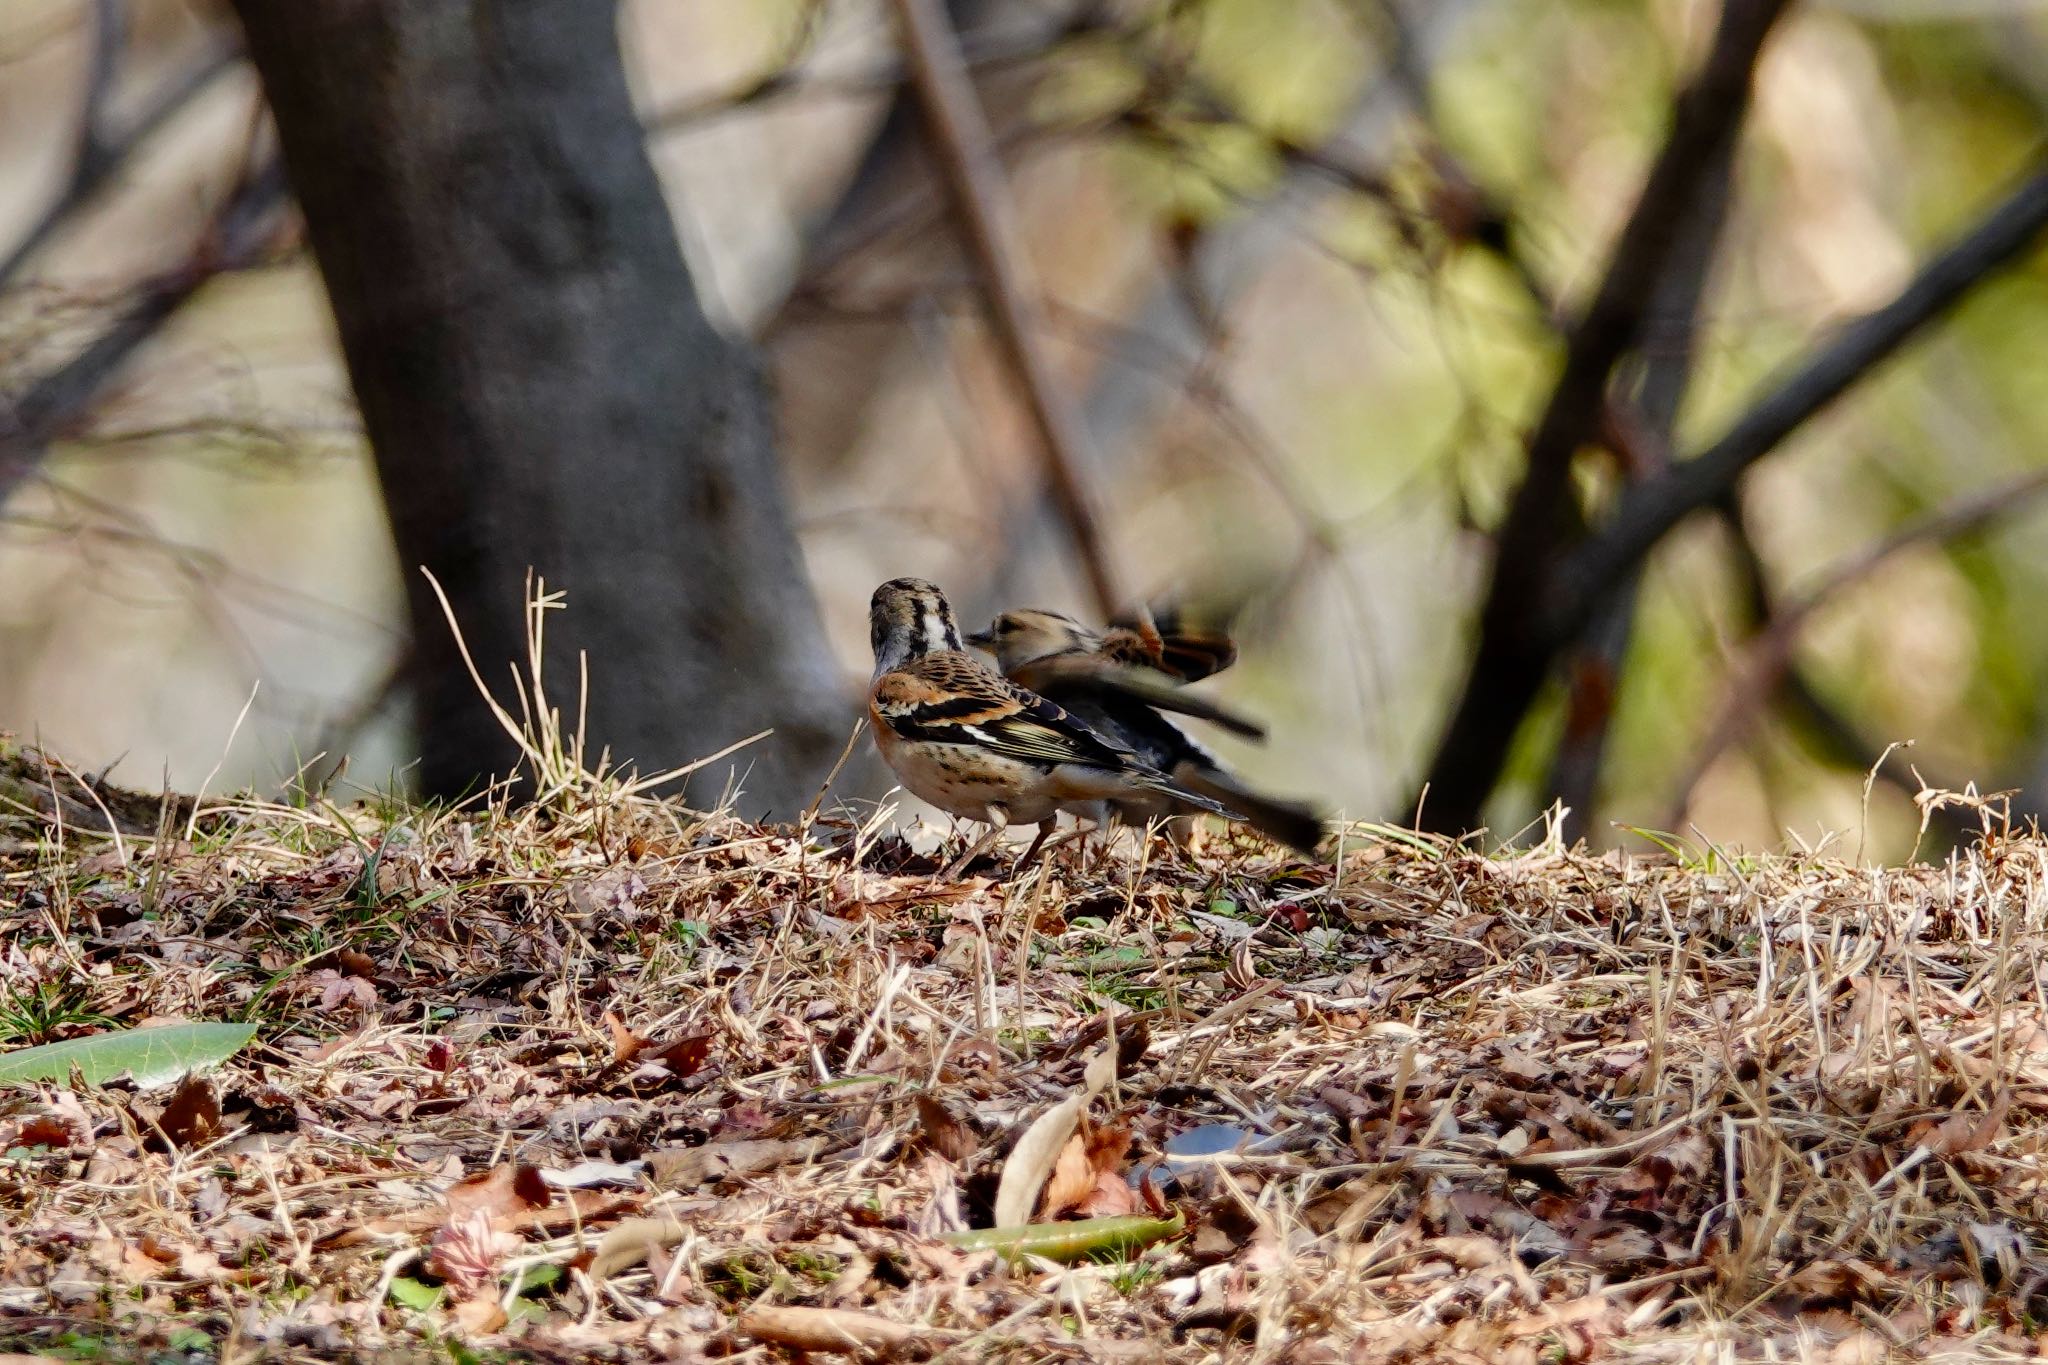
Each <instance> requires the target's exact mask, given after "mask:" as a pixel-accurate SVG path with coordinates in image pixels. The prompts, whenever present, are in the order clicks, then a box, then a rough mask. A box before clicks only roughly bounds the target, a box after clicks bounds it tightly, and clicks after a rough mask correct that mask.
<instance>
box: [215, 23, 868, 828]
mask: <svg viewBox="0 0 2048 1365" xmlns="http://www.w3.org/2000/svg"><path fill="white" fill-rule="evenodd" d="M235 7H236V9H237V10H238V11H239V12H240V14H241V17H242V22H243V26H244V28H245V30H246V32H247V34H248V41H249V50H250V53H251V55H252V56H253V58H254V60H255V62H256V66H257V69H258V71H259V72H260V74H261V76H262V78H263V84H264V88H265V90H266V92H267V93H268V95H269V98H270V103H271V107H272V109H273V111H274V113H275V116H276V120H277V126H278V131H279V135H280V138H281V140H282V143H283V147H284V153H285V159H286V162H287V164H288V167H289V169H290V173H291V178H292V183H293V187H294V189H295V190H296V191H297V193H298V195H299V199H300V202H301V204H302V205H303V207H304V210H305V215H306V222H307V231H308V234H309V236H310V238H311V241H312V246H313V250H314V253H315V255H316V256H317V258H318V260H319V264H320V270H321V273H322V274H323V276H324V277H325V279H326V284H327V291H328V296H329V298H330V300H331V302H332V306H333V309H334V315H335V319H336V321H337V323H338V324H339V327H340V332H341V343H342V350H343V352H344V355H345V357H346V359H347V362H348V369H349V375H350V378H351V380H352V382H353V384H354V387H355V391H356V397H357V399H358V401H359V402H360V404H361V407H362V413H363V422H364V425H365V427H366V429H367V431H368V433H369V437H370V441H371V444H372V445H373V447H374V448H375V453H376V464H377V471H378V475H379V478H380V479H381V481H382V484H383V488H384V496H385V502H386V505H387V506H388V508H389V511H390V516H391V524H392V531H393V534H394V536H395V538H396V540H397V544H398V551H399V555H400V557H401V560H402V564H403V567H404V570H405V580H406V591H407V598H408V602H409V605H410V608H411V614H412V622H413V629H414V637H415V649H414V656H415V661H416V662H415V666H414V675H413V678H412V680H411V681H412V682H413V683H414V696H415V699H416V706H417V725H418V733H419V753H420V767H419V770H418V775H417V783H418V786H419V787H420V788H421V789H423V790H424V791H426V792H428V793H431V794H435V795H444V796H445V795H452V794H455V793H457V792H460V791H463V790H466V789H472V788H474V787H475V785H476V784H477V782H478V781H479V779H481V778H482V777H483V776H484V775H485V774H487V773H493V772H496V773H504V772H507V771H509V770H510V769H511V767H512V765H513V762H514V757H513V752H512V750H511V748H510V747H509V745H508V744H507V743H506V741H505V738H504V736H503V735H502V734H501V733H500V732H499V731H498V730H497V728H496V725H495V723H494V722H493V720H492V719H491V717H490V715H489V713H488V712H487V710H486V708H485V707H484V705H483V703H482V701H481V699H480V698H478V697H477V696H476V694H475V689H474V687H473V686H472V685H471V683H470V682H469V680H468V679H467V677H466V675H465V673H464V671H463V668H462V666H461V662H460V659H459V656H458V654H457V653H456V650H455V646H454V641H453V638H452V636H451V635H450V632H449V630H448V627H447V625H446V624H445V623H444V621H443V619H442V614H441V612H440V609H439V607H438V605H437V604H436V602H435V599H434V597H433V594H432V591H431V589H430V588H429V586H428V584H427V582H426V580H425V577H424V576H423V575H422V574H421V573H420V572H419V567H420V566H422V565H424V566H426V567H427V568H429V569H431V570H432V571H433V573H434V575H435V576H436V577H437V578H438V579H439V580H440V582H441V584H442V585H443V587H445V588H446V590H447V592H448V595H449V599H450V601H451V602H452V603H453V605H454V608H455V611H456V614H457V617H458V619H459V621H460V624H461V627H462V631H463V634H464V637H465V638H466V639H467V641H468V643H469V647H470V650H471V652H472V654H473V655H474V656H475V658H476V661H477V664H478V666H479V668H480V669H482V671H483V674H484V677H485V679H486V681H488V682H489V683H490V684H491V685H492V686H493V687H494V688H498V689H500V690H501V692H502V690H503V688H504V686H505V684H506V683H507V682H508V681H509V674H508V671H507V662H508V661H510V660H523V659H524V657H525V646H524V637H523V614H522V588H523V583H524V580H525V577H526V574H527V571H528V569H529V567H530V568H532V569H533V570H535V571H537V572H538V573H540V574H541V575H543V576H544V577H545V578H546V580H547V583H548V585H549V587H550V588H560V589H564V590H566V593H567V599H568V610H567V611H566V612H561V613H555V614H553V615H552V616H551V618H550V620H549V623H548V628H547V629H548V640H549V645H550V648H549V652H548V668H549V672H550V675H551V677H552V679H553V686H552V688H551V691H552V693H553V694H554V696H555V698H556V699H557V701H558V702H559V703H560V704H561V705H562V707H563V709H564V711H565V713H566V717H567V723H568V724H570V725H573V724H574V707H575V705H576V689H577V679H578V670H577V663H576V659H577V652H578V651H579V650H581V651H584V652H585V653H587V655H588V659H589V676H590V696H589V710H588V721H589V725H588V730H589V740H590V744H591V746H592V753H593V754H594V753H595V751H596V749H597V747H598V746H604V747H606V748H608V749H609V751H610V754H611V757H612V760H613V761H614V762H615V763H621V764H632V765H634V766H637V767H638V768H639V769H640V770H641V771H642V772H649V771H653V770H655V769H657V768H662V767H667V766H671V765H674V764H678V763H682V762H686V761H688V760H690V759H693V758H697V757H701V756H703V755H704V754H707V753H710V752H712V751H713V750H716V749H718V748H721V747H723V746H724V745H727V744H730V743H732V742H733V741H735V740H738V739H741V738H743V737H745V736H747V735H749V734H752V733H754V732H755V731H757V730H761V729H764V728H767V727H770V726H772V727H774V729H775V734H774V735H773V736H772V737H771V738H770V739H769V740H767V741H765V742H763V743H762V744H759V745H756V746H753V747H751V748H749V749H746V750H743V751H741V752H740V753H739V754H738V755H736V756H735V757H734V758H733V759H732V760H731V762H730V766H728V765H723V764H722V765H718V766H717V767H716V768H714V769H709V770H706V772H705V773H703V774H701V775H700V776H698V777H697V778H694V779H693V781H692V786H691V788H690V790H691V792H692V793H693V794H695V795H697V796H698V797H699V798H701V799H705V800H708V799H710V798H714V797H715V796H716V795H717V794H718V792H719V790H720V788H721V787H722V786H723V783H724V781H725V779H726V777H727V775H728V774H729V773H731V772H734V771H737V772H739V773H740V774H741V775H742V776H743V784H744V798H743V800H742V808H743V809H745V810H747V811H749V812H751V813H761V812H765V811H769V810H773V811H775V812H777V813H779V814H782V815H784V816H787V815H789V814H791V813H792V812H793V811H795V810H796V809H797V808H798V807H799V806H801V805H802V804H803V803H805V802H807V801H808V800H809V799H810V797H811V795H812V794H813V792H814V791H815V788H816V784H817V783H818V782H819V781H820V780H822V778H823V777H824V774H825V771H826V768H827V766H828V765H829V763H830V761H831V759H832V757H833V756H834V755H835V754H836V753H837V751H838V749H839V746H840V744H841V743H842V742H843V740H844V738H845V735H846V734H847V732H848V729H849V727H850V726H851V724H852V719H853V708H852V705H851V701H850V699H849V698H845V697H843V696H841V694H840V688H839V686H838V684H837V682H836V680H835V676H834V673H833V670H832V667H831V661H830V658H829V655H828V653H827V650H826V645H825V641H824V636H823V634H822V631H821V629H820V624H819V620H818V614H817V607H816V604H815V601H814V599H813V598H812V596H811V593H810V588H809V585H808V582H807V580H806V578H805V576H804V571H803V565H802V559H801V556H800V554H799V552H798V549H797V546H796V541H795V536H794V533H793V531H792V528H791V525H790V520H789V516H788V512H787V508H786V506H785V503H784V498H783V493H782V489H781V485H780V482H779V477H778V471H777V468H776V463H775V457H774V449H773V438H772V433H771V420H770V416H769V410H768V399H767V395H766V392H765V389H764V386H763V384H762V382H761V379H760V375H759V373H758V371H757V369H756V366H755V364H754V362H753V358H752V356H751V355H750V354H749V353H748V352H746V351H745V350H744V349H743V348H742V347H741V346H739V345H738V344H736V343H735V342H733V341H731V340H729V339H727V338H725V337H724V336H722V335H720V334H719V333H718V332H717V331H716V330H715V329H714V328H713V327H712V326H711V324H710V323H709V322H708V321H707V320H706V318H705V316H704V312H703V309H702V308H701V306H700V305H699V303H698V300H697V296H696V292H695V289H694V287H693V286H692V283H691V280H690V276H689V272H688V268H687V267H686V266H685V264H684V262H683V258H682V254H681V251H680V249H679V246H678V244H677V240H676V235H675V229H674V225H673V224H672V223H671V222H670V220H669V216H668V209H667V206H666V204H665V203H664V201H663V198H662V194H661V188H660V185H659V184H658V182H657V181H656V178H655V175H654V170H653V167H652V166H651V165H650V163H649V161H648V159H647V154H646V150H645V147H644V145H643V142H642V138H641V132H640V127H639V124H638V122H637V121H636V118H635V113H634V109H633V106H632V102H631V98H630V96H629V94H628V91H627V86H626V79H625V73H624V70H623V68H622V66H621V62H620V55H619V49H618V39H617V29H616V13H615V7H614V5H612V4H607V3H603V2H602V0H497V3H491V4H485V3H482V0H290V3H277V0H236V6H235ZM515 709H516V708H515Z"/></svg>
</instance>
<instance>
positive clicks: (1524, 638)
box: [1418, 0, 1787, 831]
mask: <svg viewBox="0 0 2048 1365" xmlns="http://www.w3.org/2000/svg"><path fill="white" fill-rule="evenodd" d="M1786 3H1787V0H1727V3H1726V4H1725V5H1724V6H1723V8H1722V11H1721V20H1720V26H1719V28H1718V30H1717V31H1716V33H1715V37H1714V43H1713V48H1712V50H1711V51H1710V52H1709V54H1708V56H1707V60H1706V62H1705V64H1704V65H1703V66H1702V67H1701V68H1700V71H1699V74H1698V75H1697V76H1696V77H1695V78H1694V79H1693V81H1692V82H1691V83H1690V84H1689V85H1687V87H1686V88H1685V89H1684V90H1683V91H1682V92H1681V93H1680V94H1679V96H1678V98H1677V100H1676V101H1675V102H1674V104H1673V107H1672V121H1671V131H1670V133H1669V135H1668V136H1667V137H1666V139H1665V142H1664V147H1663V149H1662V151H1661V152H1660V153H1659V154H1658V157H1657V160H1656V162H1655V163H1654V164H1653V165H1652V166H1651V168H1650V173H1649V175H1648V177H1647V178H1646V179H1645V181H1644V183H1643V190H1642V194H1641V195H1640V196H1639V197H1638V199H1637V201H1636V206H1635V210H1634V212H1633V213H1632V214H1631V215H1630V217H1629V221H1628V223H1627V224H1626V225H1625V226H1624V227H1623V228H1622V231H1621V236H1620V238H1619V239H1618V240H1617V241H1616V243H1615V247H1614V254H1613V256H1612V258H1611V260H1610V262H1609V265H1608V269H1607V274H1606V276H1605V277H1604V278H1603V279H1602V281H1601V284H1600V288H1599V290H1598V292H1597V293H1596V294H1595V295H1594V297H1593V300H1592V302H1591V303H1590V304H1588V305H1587V307H1586V310H1585V312H1584V313H1583V314H1582V315H1581V316H1580V318H1579V320H1578V322H1577V323H1576V324H1575V325H1574V326H1573V327H1572V328H1571V331H1570V334H1569V336H1568V337H1567V339H1566V347H1565V359H1564V368H1563V371H1562V372H1561V373H1560V374H1559V376H1558V380H1557V384H1556V386H1555V387H1554V388H1553V389H1552V391H1551V396H1550V401H1549V404H1548V405H1547V406H1546V407H1545V409H1544V413H1543V417H1542V419H1541V420H1540V421H1539V422H1538V424H1537V427H1536V430H1535V432H1534V433H1533V434H1532V435H1531V436H1530V438H1529V448H1528V449H1529V455H1528V472H1527V474H1526V475H1525V477H1524V479H1523V482H1522V486H1521V488H1520V489H1519V490H1517V492H1516V495H1515V499H1514V502H1513V503H1512V505H1511V506H1510V507H1509V509H1508V514H1507V517H1506V519H1505V520H1504V521H1503V522H1502V524H1501V527H1500V530H1499V532H1498V534H1497V536H1496V547H1497V548H1496V553H1495V560H1494V570H1493V577H1492V581H1491V584H1490V586H1489V588H1488V591H1487V597H1486V601H1485V604H1484V606H1483V607H1482V609H1481V612H1480V620H1479V641H1478V646H1477V648H1476V649H1475V650H1474V652H1473V660H1472V665H1471V671H1470V673H1469V674H1468V677H1467V680H1466V684H1465V690H1464V694H1463V695H1462V696H1461V697H1460V699H1459V701H1458V705H1457V707H1456V709H1455V710H1454V711H1453V712H1452V715H1451V719H1450V722H1449V723H1448V725H1447V726H1446V727H1445V729H1444V734H1443V738H1442V740H1441V742H1440V744H1439V746H1438V748H1437V753H1436V757H1435V759H1434V761H1433V762H1432V763H1431V765H1430V772H1429V777H1428V791H1429V799H1428V802H1427V803H1426V804H1423V805H1421V820H1422V822H1423V823H1424V824H1425V825H1426V826H1428V827H1430V828H1432V829H1438V830H1446V831H1462V830H1465V829H1469V828H1471V827H1472V826H1474V825H1475V824H1477V823H1478V820H1479V810H1480V806H1481V804H1482V803H1483V802H1484V801H1485V799H1486V796H1487V794H1488V793H1489V792H1490V791H1492V789H1493V785H1494V781H1495V779H1496V778H1497V777H1498V775H1499V773H1500V769H1501V765H1502V764H1503V763H1504V762H1505V760H1506V757H1507V751H1508V745H1509V744H1510V742H1511V741H1512V740H1513V738H1514V735H1515V731H1516V729H1517V728H1518V727H1519V726H1520V724H1521V721H1522V718H1523V717H1524V716H1525V715H1526V714H1527V713H1528V710H1529V706H1530V704H1531V703H1532V702H1533V701H1534V700H1535V697H1536V693H1537V690H1538V689H1539V688H1540V687H1541V686H1542V684H1543V680H1544V679H1545V678H1546V677H1547V676H1548V675H1549V672H1550V666H1551V663H1552V661H1553V659H1554V657H1555V654H1556V649H1557V645H1558V644H1559V643H1561V642H1562V640H1564V639H1569V638H1570V635H1571V634H1572V633H1573V632H1566V633H1564V634H1563V635H1561V636H1558V637H1556V638H1555V639H1547V638H1544V637H1541V636H1539V635H1538V634H1537V633H1536V631H1535V629H1534V627H1535V625H1536V622H1537V608H1538V607H1539V606H1540V604H1541V603H1542V602H1543V601H1544V600H1545V599H1546V597H1547V586H1548V582H1549V578H1550V575H1551V574H1552V572H1553V571H1554V569H1555V567H1556V562H1557V558H1558V555H1559V553H1560V551H1561V549H1562V548H1563V545H1564V544H1565V543H1566V542H1567V541H1568V540H1570V539H1572V538H1574V537H1575V536H1576V535H1577V534H1578V533H1579V530H1580V526H1579V520H1578V509H1577V507H1576V506H1575V505H1574V503H1573V502H1572V499H1571V469H1572V462H1573V458H1574V457H1575V456H1576V454H1577V453H1578V451H1579V450H1580V448H1581V447H1583V446H1585V445H1588V444H1590V443H1593V442H1594V441H1595V440H1596V439H1597V436H1598V424H1599V421H1600V417H1601V414H1602V413H1603V412H1604V410H1605V405H1606V395H1607V386H1608V382H1609V379H1610V376H1611V375H1612V373H1613V370H1614V367H1615V365H1616V364H1617V363H1619V362H1620V360H1621V358H1622V357H1623V355H1625V354H1626V353H1627V352H1628V350H1629V349H1630V348H1631V347H1632V346H1634V345H1635V344H1636V343H1637V342H1638V341H1639V340H1640V338H1641V335H1642V328H1643V323H1644V319H1645V318H1646V316H1647V315H1648V312H1649V309H1650V306H1651V299H1652V297H1653V295H1654V293H1655V291H1656V288H1657V282H1658V281H1659V280H1660V279H1661V278H1663V276H1664V272H1665V266H1666V262H1667V260H1668V258H1669V256H1670V254H1671V251H1672V248H1673V246H1674V245H1675V243H1676V242H1677V240H1678V236H1679V232H1680V229H1681V227H1682V226H1683V224H1684V223H1685V221H1686V219H1687V217H1688V216H1689V215H1690V214H1691V212H1692V209H1693V205H1694V204H1695V202H1696V201H1697V199H1698V195H1699V192H1700V187H1701V185H1702V184H1703V183H1704V182H1705V180H1706V178H1707V173H1708V172H1709V171H1710V170H1711V168H1712V166H1713V165H1714V163H1715V161H1716V159H1717V157H1718V156H1720V155H1721V152H1722V149H1723V148H1724V147H1725V146H1726V145H1727V144H1728V143H1730V142H1732V141H1733V140H1734V138H1735V135H1736V132H1737V130H1738V129H1739V128H1740V126H1741V123H1742V118H1743V114H1744V111H1745V110H1746V109H1747V108H1748V104H1749V88H1750V73H1751V71H1752V70H1753V69H1754V68H1755V65H1756V60H1757V56H1758V54H1759V53H1760V52H1761V51H1762V48H1763V43H1764V40H1765V38H1767V37H1768V36H1769V34H1770V31H1771V28H1772V25H1773V24H1774V23H1775V22H1776V20H1777V18H1778V16H1779V15H1780V14H1781V13H1782V12H1783V11H1784V9H1785V7H1786ZM1612 581H1613V580H1612V578H1611V577H1610V578H1608V579H1605V580H1603V581H1602V582H1601V584H1600V585H1599V586H1600V589H1601V590H1602V591H1604V590H1605V589H1606V588H1607V586H1608V585H1609V584H1611V582H1612ZM1590 609H1591V604H1590V601H1589V604H1588V612H1587V614H1590ZM1580 620H1581V621H1583V616H1582V617H1581V618H1580ZM1577 624H1579V622H1574V627H1575V628H1576V626H1577ZM1418 804H1420V803H1418Z"/></svg>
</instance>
